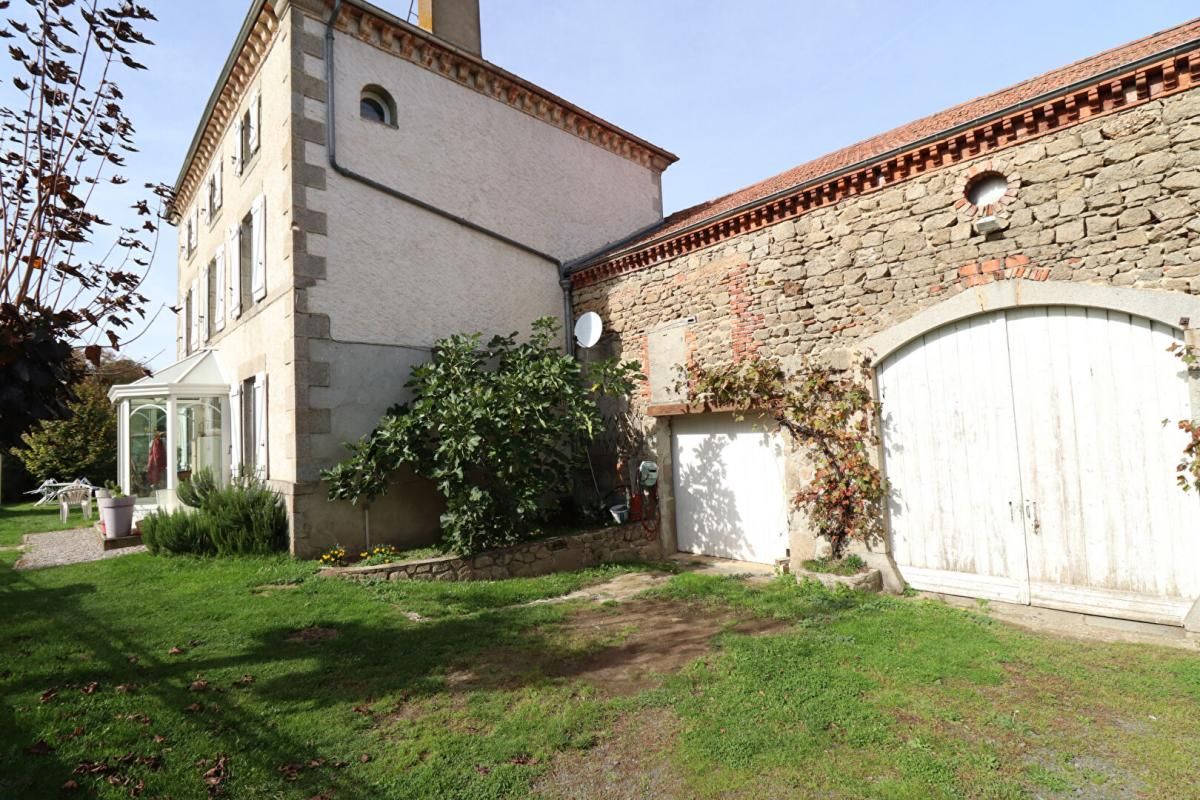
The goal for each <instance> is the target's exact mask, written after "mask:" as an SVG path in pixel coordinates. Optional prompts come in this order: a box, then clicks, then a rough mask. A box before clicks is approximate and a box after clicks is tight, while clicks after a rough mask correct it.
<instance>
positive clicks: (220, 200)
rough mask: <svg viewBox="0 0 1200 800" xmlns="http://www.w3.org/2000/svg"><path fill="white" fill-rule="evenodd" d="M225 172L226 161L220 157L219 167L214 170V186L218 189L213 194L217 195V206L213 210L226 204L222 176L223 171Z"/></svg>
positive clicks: (218, 160)
mask: <svg viewBox="0 0 1200 800" xmlns="http://www.w3.org/2000/svg"><path fill="white" fill-rule="evenodd" d="M224 172H225V162H224V161H222V160H221V159H219V158H218V159H217V168H216V170H214V171H213V186H214V187H215V189H216V191H214V192H213V196H214V197H216V208H214V209H213V211H216V210H217V209H219V208H220V207H221V206H223V205H225V194H224V192H225V187H224V186H222V185H221V184H222V183H223V181H222V180H221V177H222V173H224Z"/></svg>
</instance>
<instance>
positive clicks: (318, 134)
mask: <svg viewBox="0 0 1200 800" xmlns="http://www.w3.org/2000/svg"><path fill="white" fill-rule="evenodd" d="M420 9H421V20H420V22H421V24H420V25H412V24H409V23H408V22H407V21H405V20H402V19H399V18H397V17H396V16H394V15H392V14H390V13H388V12H386V11H383V10H382V9H379V8H376V7H375V6H373V5H370V4H369V3H367V2H364V0H253V2H252V3H251V7H250V10H249V12H248V14H247V17H246V20H245V23H244V25H243V26H242V29H241V32H240V33H239V36H238V39H237V41H236V42H235V44H234V47H233V49H232V52H231V53H230V56H229V59H228V61H227V62H226V65H225V68H224V70H223V71H222V74H221V76H220V79H219V80H218V82H217V84H216V86H215V87H214V90H213V94H212V96H211V98H210V99H209V102H208V105H207V107H206V109H205V111H204V114H203V117H202V119H201V123H200V125H199V127H198V129H197V132H196V135H195V138H194V140H193V142H192V145H191V147H190V149H189V152H188V156H187V158H186V160H185V163H184V166H183V169H182V171H181V172H180V175H179V178H178V181H177V184H176V189H177V199H176V202H175V206H174V209H173V213H174V219H175V221H176V222H177V223H178V225H179V230H180V237H179V238H180V255H179V293H180V294H179V305H180V307H181V313H180V320H179V330H178V341H179V344H178V355H179V357H180V359H181V360H180V362H179V363H177V364H176V365H173V366H172V367H169V368H167V369H166V370H163V371H162V372H160V373H159V374H158V375H157V376H155V378H153V379H147V380H145V381H139V382H138V383H136V384H131V385H130V386H126V387H117V388H115V389H114V390H113V397H114V399H116V400H118V401H119V402H120V403H121V406H122V410H123V413H122V414H121V434H120V435H121V447H122V454H121V468H120V469H121V481H122V483H123V484H124V486H125V488H126V490H127V491H130V492H131V493H133V494H136V495H138V496H139V497H140V498H141V499H142V501H143V503H144V504H145V506H146V507H153V506H156V505H159V506H161V505H170V504H171V503H172V502H173V496H174V489H175V487H176V485H177V484H178V482H179V481H180V480H183V479H185V478H186V477H187V476H188V475H189V474H191V472H193V471H194V470H195V469H198V468H200V467H209V468H212V469H214V470H216V471H217V472H218V473H219V474H222V475H226V476H227V475H230V474H233V473H236V472H249V471H253V472H254V473H256V474H258V475H262V476H265V477H266V479H267V480H268V481H269V482H270V483H271V484H272V485H273V486H274V487H276V488H277V489H278V490H279V491H281V492H282V493H283V494H284V496H285V497H286V498H287V504H288V510H289V515H290V518H291V525H292V531H291V542H292V550H293V552H294V553H296V554H297V555H302V556H307V555H312V554H313V553H315V552H317V551H319V550H320V549H322V548H323V547H325V546H328V545H330V544H332V543H333V542H335V541H338V540H340V541H342V542H346V543H356V542H358V541H361V537H363V536H365V535H367V533H368V531H369V533H370V536H371V538H372V540H373V541H375V542H384V541H390V542H393V543H396V544H405V543H417V542H423V541H425V540H428V539H429V538H430V537H431V536H433V535H434V532H435V530H436V526H437V513H438V510H439V509H438V504H437V502H436V499H435V495H434V493H433V492H432V491H430V490H429V488H428V487H426V486H424V485H423V484H421V483H420V482H418V481H415V480H413V479H412V478H406V477H404V476H401V477H399V478H398V479H397V486H395V487H394V489H393V491H392V492H390V493H389V495H388V496H387V497H386V498H384V499H382V500H381V501H379V502H378V503H376V504H375V506H374V507H373V508H372V509H371V510H370V514H369V516H368V514H367V513H365V512H364V511H363V510H362V509H357V508H353V507H350V506H348V505H346V504H341V503H330V502H328V501H327V500H326V495H325V491H324V487H323V486H322V485H321V483H320V480H319V473H320V470H321V468H323V467H326V466H329V465H331V464H333V463H335V462H336V461H338V460H339V459H341V458H342V457H343V455H344V452H343V450H342V447H341V444H342V442H345V441H349V440H353V439H355V438H357V437H359V436H361V435H362V434H364V433H366V432H367V431H369V430H370V429H371V428H372V427H373V425H374V424H375V423H376V421H377V420H378V418H379V416H380V415H381V414H382V413H383V412H384V410H385V409H386V408H387V407H388V406H390V405H391V404H392V403H394V402H396V401H397V400H398V399H400V397H401V393H402V384H403V382H404V381H405V379H406V378H407V376H408V373H409V370H410V368H411V367H412V366H413V365H414V364H415V363H418V362H420V361H423V360H425V359H426V358H428V356H429V352H430V350H429V349H430V346H431V345H432V344H433V342H434V341H435V340H436V339H437V338H439V337H441V336H445V335H448V334H451V333H454V332H458V331H463V330H481V331H484V332H508V331H512V330H519V329H523V328H525V327H526V326H527V325H528V323H529V321H530V320H531V319H533V318H535V317H538V316H544V315H554V316H559V317H560V318H564V319H565V321H566V322H567V323H568V325H567V326H566V327H568V328H569V323H570V322H571V321H572V320H573V318H575V317H578V316H579V315H582V314H584V313H585V312H589V311H594V312H596V313H598V314H599V315H600V316H601V318H602V319H603V321H604V324H605V327H606V336H605V338H604V339H602V340H601V342H600V344H599V345H598V347H599V349H601V350H606V351H608V352H611V353H613V354H619V355H621V356H624V357H626V358H636V359H638V360H640V361H641V362H642V364H643V365H644V368H645V371H646V378H647V381H646V383H645V384H644V387H643V389H642V391H641V392H640V393H639V394H637V395H636V396H635V397H634V398H632V402H631V407H630V414H631V420H632V430H635V431H641V432H644V433H645V434H646V444H645V447H646V453H645V455H647V456H649V457H652V458H654V459H655V460H656V461H657V463H658V465H659V467H660V470H661V472H660V482H659V486H660V491H659V496H658V497H659V509H658V510H659V512H660V517H661V523H662V524H661V529H660V537H661V544H662V545H663V547H664V549H666V550H668V551H673V550H676V549H678V550H684V551H689V552H700V553H708V554H712V555H717V556H723V557H728V558H737V559H743V560H751V561H760V562H766V563H771V562H776V561H779V560H790V561H791V562H793V563H796V562H799V561H802V560H804V559H806V558H808V557H810V556H812V555H813V554H814V553H816V552H817V549H818V547H819V544H820V543H818V542H816V541H815V539H814V537H813V536H812V535H811V533H810V531H809V529H808V526H807V523H806V520H805V519H804V518H803V516H802V515H800V514H798V513H795V512H794V511H793V510H792V508H791V502H790V498H791V497H792V496H793V495H794V494H795V492H796V491H797V489H798V488H799V487H800V486H802V485H803V484H804V483H805V481H806V477H807V476H806V470H807V469H808V467H807V465H806V464H805V462H804V459H803V458H802V456H801V454H798V453H795V452H791V451H790V450H789V446H788V443H787V442H786V441H785V440H783V439H782V438H781V437H780V436H779V435H778V434H777V433H772V432H770V431H767V430H763V429H761V427H755V425H754V424H753V423H752V422H751V421H743V422H739V421H737V420H735V419H733V418H732V417H731V416H729V415H726V414H721V413H714V412H712V411H708V410H705V409H697V408H694V407H692V406H690V405H689V404H688V402H687V398H686V397H684V396H682V395H681V394H680V390H679V388H678V386H677V383H678V381H677V379H678V374H679V368H680V367H681V366H683V365H686V364H688V363H696V364H701V365H719V364H724V363H728V362H730V361H736V360H740V359H745V358H749V357H751V356H756V355H757V356H766V357H775V358H779V359H781V360H782V361H783V362H784V363H785V364H792V365H795V364H797V363H799V362H801V361H802V360H803V359H819V360H822V361H824V362H827V363H831V364H833V365H835V366H839V367H843V366H848V365H850V364H852V363H857V362H860V361H861V360H863V359H867V360H868V361H869V364H870V366H871V368H872V370H873V381H874V386H873V387H872V389H873V390H874V391H876V392H877V395H878V397H879V399H880V401H881V404H882V419H881V431H880V432H881V440H882V446H881V448H880V452H879V454H878V458H879V464H880V466H881V468H882V470H883V472H884V474H885V475H886V477H887V479H888V481H889V483H890V485H891V489H892V491H891V495H890V501H889V505H888V509H887V520H886V522H887V534H886V536H885V537H884V540H883V541H880V542H876V543H872V544H871V545H869V546H867V547H864V548H863V554H864V556H865V558H866V559H867V560H868V561H869V562H870V563H872V564H873V565H874V566H876V567H878V568H880V569H881V570H882V571H883V573H884V575H885V579H886V581H887V584H888V586H889V587H890V588H892V589H899V588H900V587H901V586H902V585H903V584H904V583H908V584H910V585H912V586H914V587H916V588H919V589H926V590H931V591H937V592H944V593H949V594H958V595H967V596H974V597H983V598H994V599H998V600H1005V601H1010V602H1018V603H1032V604H1036V605H1043V606H1050V607H1055V608H1060V609H1067V610H1070V611H1075V612H1079V613H1083V614H1097V615H1104V616H1109V617H1113V616H1115V617H1125V618H1129V619H1133V620H1141V621H1145V622H1151V623H1162V624H1169V625H1176V626H1179V625H1185V626H1186V627H1188V628H1193V629H1196V628H1200V610H1197V609H1196V608H1194V607H1193V606H1194V605H1195V604H1196V600H1197V598H1198V597H1200V570H1197V569H1196V568H1195V565H1196V563H1197V562H1198V561H1200V537H1196V536H1194V531H1192V527H1193V526H1192V525H1190V524H1189V523H1190V522H1191V520H1193V519H1195V515H1196V512H1197V511H1198V510H1200V508H1198V507H1197V500H1196V497H1195V495H1188V494H1185V493H1183V492H1181V491H1180V490H1179V489H1178V488H1177V486H1176V485H1175V465H1176V463H1177V462H1178V460H1179V457H1180V455H1181V453H1182V448H1183V445H1184V443H1185V440H1186V439H1185V437H1184V436H1183V435H1182V433H1181V432H1180V431H1178V430H1177V429H1176V428H1175V427H1174V426H1170V425H1166V426H1164V424H1163V421H1164V420H1168V421H1178V420H1184V419H1197V418H1200V381H1198V380H1197V378H1196V377H1195V375H1194V374H1191V373H1189V372H1188V370H1186V369H1185V368H1184V367H1183V366H1182V364H1181V363H1180V362H1179V360H1178V359H1177V358H1175V356H1174V355H1172V354H1171V353H1170V352H1168V348H1169V347H1170V346H1171V345H1177V344H1180V343H1188V344H1191V343H1193V340H1194V339H1195V328H1196V327H1197V326H1198V325H1200V146H1198V145H1200V92H1197V91H1194V90H1195V89H1196V87H1197V86H1198V85H1200V20H1197V21H1193V22H1189V23H1186V24H1184V25H1181V26H1178V27H1176V28H1173V29H1171V30H1168V31H1164V32H1162V33H1159V34H1156V35H1153V36H1150V37H1147V38H1145V39H1142V40H1139V41H1136V42H1133V43H1131V44H1129V45H1126V46H1124V47H1121V48H1117V49H1115V50H1111V51H1108V52H1105V53H1101V54H1099V55H1097V56H1094V57H1092V58H1089V59H1085V60H1084V61H1081V62H1078V63H1076V64H1072V65H1070V66H1068V67H1065V68H1063V69H1060V70H1055V71H1053V72H1050V73H1048V74H1046V75H1042V76H1040V77H1037V78H1033V79H1031V80H1028V81H1025V82H1023V83H1020V84H1018V85H1016V86H1013V87H1011V88H1009V89H1005V90H1003V91H1000V92H996V93H994V94H991V95H987V96H985V97H981V98H978V99H976V100H972V101H970V102H968V103H964V104H962V105H960V106H956V107H954V108H951V109H948V110H946V111H944V112H941V113H938V114H934V115H932V116H930V117H927V118H925V119H922V120H918V121H916V122H913V123H911V124H909V125H905V126H902V127H900V128H898V129H896V130H893V131H890V132H888V133H885V134H883V135H881V136H877V137H875V138H872V139H869V140H867V141H864V142H860V143H859V144H856V145H853V146H850V147H847V148H845V149H843V150H840V151H838V152H836V153H832V154H830V155H828V156H825V157H823V158H820V159H817V160H815V161H812V162H810V163H807V164H803V165H801V166H799V167H796V168H795V169H792V170H790V171H788V172H785V173H783V174H781V175H778V176H776V177H774V178H771V179H768V180H766V181H763V182H761V183H758V184H755V185H753V186H750V187H747V188H745V189H743V190H740V191H738V192H734V193H732V194H729V195H725V196H723V197H719V198H716V199H714V200H712V201H709V202H707V203H703V204H700V205H698V206H695V207H693V208H689V209H684V210H683V211H680V212H677V213H675V214H672V215H670V216H668V217H666V218H664V217H663V214H662V208H661V174H662V172H663V170H664V169H665V168H666V167H667V166H669V164H670V163H672V162H673V161H674V160H675V159H674V156H672V155H671V154H670V153H668V152H666V151H664V150H662V149H661V148H658V147H656V146H654V145H652V144H649V143H648V142H645V141H644V140H642V139H639V138H637V137H636V136H634V135H632V134H630V133H627V132H625V131H623V130H620V129H619V128H617V127H615V126H613V125H611V124H609V123H607V122H605V121H604V120H601V119H599V118H597V117H595V116H593V115H591V114H589V113H587V112H586V111H584V110H582V109H579V108H577V107H575V106H573V105H571V104H570V103H568V102H567V101H566V100H563V99H562V98H559V97H556V96H554V95H553V94H551V93H549V92H547V91H545V90H543V89H541V88H539V87H537V86H534V85H532V84H530V83H529V82H527V81H524V80H522V79H521V78H519V77H517V76H514V75H512V74H510V73H508V72H505V71H504V70H502V69H500V68H499V67H497V66H495V65H494V64H491V63H489V62H487V61H485V60H483V59H482V58H481V56H480V30H479V15H478V4H477V2H475V1H474V0H422V2H421V4H420ZM566 346H567V347H568V348H569V347H570V342H569V340H568V342H567V343H566ZM593 352H594V351H593ZM718 411H719V410H718ZM628 429H629V428H627V430H628ZM151 456H154V458H151ZM150 464H158V465H160V466H159V467H158V468H157V469H149V468H148V467H149V465H150ZM164 465H165V468H164ZM600 471H601V472H602V473H603V472H605V470H600Z"/></svg>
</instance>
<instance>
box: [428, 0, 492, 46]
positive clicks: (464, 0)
mask: <svg viewBox="0 0 1200 800" xmlns="http://www.w3.org/2000/svg"><path fill="white" fill-rule="evenodd" d="M419 9H420V17H419V21H420V25H421V27H422V28H424V29H425V30H427V31H429V32H430V33H432V34H433V35H434V36H437V37H439V38H441V39H445V40H446V41H447V42H449V43H450V44H452V45H454V46H455V47H457V48H458V49H460V50H466V51H467V52H468V53H472V54H474V55H477V56H480V57H481V58H482V57H483V48H482V46H481V45H480V39H479V0H420V6H419Z"/></svg>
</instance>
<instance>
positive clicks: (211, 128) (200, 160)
mask: <svg viewBox="0 0 1200 800" xmlns="http://www.w3.org/2000/svg"><path fill="white" fill-rule="evenodd" d="M275 5H276V4H275V3H274V2H272V1H271V0H267V2H264V3H263V4H262V7H261V8H260V10H259V12H258V16H257V18H256V19H255V20H254V21H253V23H251V27H250V31H249V33H248V35H247V37H246V41H245V44H243V45H242V47H241V48H240V50H239V51H238V52H237V55H236V56H235V57H234V58H233V60H232V63H231V64H230V66H229V67H228V77H226V78H225V80H224V83H223V85H221V86H220V87H219V91H218V92H217V93H216V94H215V96H214V98H213V100H212V110H211V113H210V114H209V115H208V117H207V118H206V119H204V120H203V122H202V123H201V125H202V127H201V129H200V130H199V131H198V132H197V137H196V141H195V143H194V144H193V146H192V152H191V153H190V154H189V156H188V162H187V164H186V165H185V166H184V170H183V172H182V174H181V176H180V178H179V180H178V181H177V182H176V185H175V191H176V196H175V201H174V203H173V204H172V212H173V213H175V214H179V213H181V212H182V211H183V209H185V208H187V207H188V205H190V204H191V202H192V199H193V198H194V197H195V195H196V190H197V189H198V188H199V186H200V185H201V184H202V183H203V182H204V175H205V171H206V170H207V167H208V164H209V162H210V161H211V160H212V157H213V155H214V154H216V153H218V152H219V151H220V147H221V139H222V138H223V137H224V135H225V131H226V130H227V129H228V127H229V125H230V123H231V122H232V121H233V118H234V115H235V114H236V113H237V110H238V108H239V107H240V106H241V103H242V101H243V100H244V99H245V97H246V92H247V90H248V89H249V86H250V83H251V81H253V79H254V77H255V76H256V75H257V74H258V70H259V67H261V66H262V62H263V60H264V59H265V58H266V55H267V52H268V51H269V50H270V49H271V42H272V40H273V39H274V38H275V32H276V31H277V30H278V29H279V18H278V17H277V16H276V14H275Z"/></svg>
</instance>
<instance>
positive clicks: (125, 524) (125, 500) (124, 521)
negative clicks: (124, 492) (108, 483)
mask: <svg viewBox="0 0 1200 800" xmlns="http://www.w3.org/2000/svg"><path fill="white" fill-rule="evenodd" d="M96 502H97V504H98V505H99V506H100V521H101V522H103V523H104V538H105V539H121V538H124V537H126V536H129V535H130V531H131V530H132V529H133V506H134V504H135V503H137V498H136V497H101V498H100V499H98V500H97V501H96Z"/></svg>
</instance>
